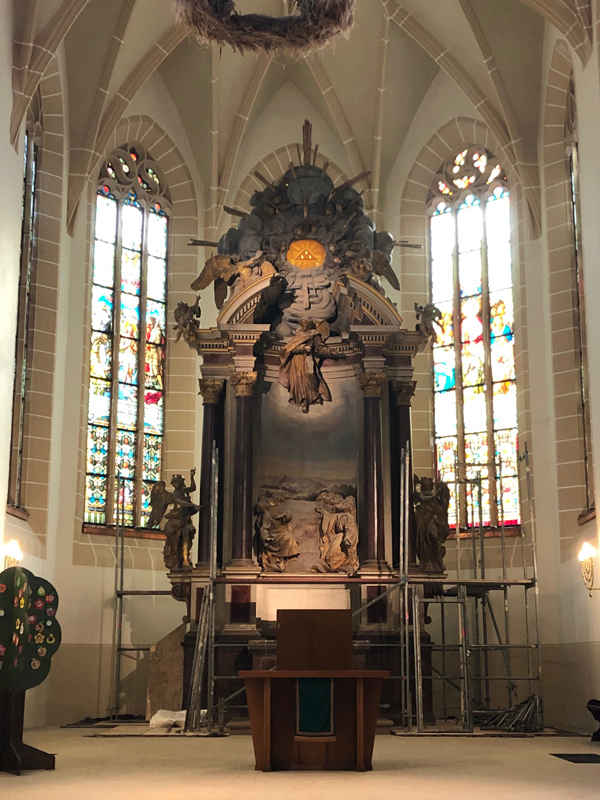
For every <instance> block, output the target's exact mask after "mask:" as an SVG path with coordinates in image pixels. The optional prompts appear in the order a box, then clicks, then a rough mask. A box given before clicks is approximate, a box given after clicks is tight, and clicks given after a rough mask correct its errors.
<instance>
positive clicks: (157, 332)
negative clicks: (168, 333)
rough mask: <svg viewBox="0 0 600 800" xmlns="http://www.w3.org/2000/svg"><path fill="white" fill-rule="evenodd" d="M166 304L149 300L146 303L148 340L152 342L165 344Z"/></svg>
mask: <svg viewBox="0 0 600 800" xmlns="http://www.w3.org/2000/svg"><path fill="white" fill-rule="evenodd" d="M164 336H165V306H164V304H163V303H155V302H154V301H152V300H148V302H147V304H146V341H147V342H152V344H164V341H165V339H164Z"/></svg>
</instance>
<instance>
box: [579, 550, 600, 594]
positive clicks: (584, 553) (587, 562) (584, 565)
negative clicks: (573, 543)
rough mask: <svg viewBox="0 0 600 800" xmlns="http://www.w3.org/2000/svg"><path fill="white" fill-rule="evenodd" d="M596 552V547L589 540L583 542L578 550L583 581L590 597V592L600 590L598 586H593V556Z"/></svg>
mask: <svg viewBox="0 0 600 800" xmlns="http://www.w3.org/2000/svg"><path fill="white" fill-rule="evenodd" d="M597 552H598V551H597V550H596V548H595V547H593V546H592V545H591V544H590V543H589V542H584V543H583V545H582V547H581V550H580V551H579V561H580V563H581V574H582V575H583V582H584V583H585V586H586V589H587V590H588V592H589V593H590V597H591V596H592V592H597V591H599V590H600V586H594V556H595V555H596V554H597Z"/></svg>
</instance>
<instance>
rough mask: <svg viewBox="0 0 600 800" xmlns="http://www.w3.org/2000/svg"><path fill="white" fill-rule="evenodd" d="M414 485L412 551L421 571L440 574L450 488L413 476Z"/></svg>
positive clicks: (441, 482) (448, 530)
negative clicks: (414, 525) (414, 527)
mask: <svg viewBox="0 0 600 800" xmlns="http://www.w3.org/2000/svg"><path fill="white" fill-rule="evenodd" d="M414 482H415V494H414V499H415V524H416V528H417V531H416V534H417V535H416V542H415V549H416V551H417V556H418V557H419V566H420V567H421V569H422V570H423V572H444V571H445V569H446V567H445V565H444V556H445V555H446V548H445V546H444V542H445V541H446V539H447V538H448V536H449V534H450V526H449V525H448V506H449V505H450V489H449V488H448V484H447V483H444V481H434V480H433V478H427V477H423V478H419V476H418V475H415V477H414Z"/></svg>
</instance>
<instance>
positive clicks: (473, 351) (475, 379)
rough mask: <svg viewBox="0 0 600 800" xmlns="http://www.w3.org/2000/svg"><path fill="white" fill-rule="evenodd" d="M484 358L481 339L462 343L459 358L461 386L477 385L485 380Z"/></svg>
mask: <svg viewBox="0 0 600 800" xmlns="http://www.w3.org/2000/svg"><path fill="white" fill-rule="evenodd" d="M484 359H485V352H484V347H483V341H480V342H467V343H466V344H463V346H462V358H461V363H462V380H463V386H479V385H481V384H483V383H484V382H485V375H484Z"/></svg>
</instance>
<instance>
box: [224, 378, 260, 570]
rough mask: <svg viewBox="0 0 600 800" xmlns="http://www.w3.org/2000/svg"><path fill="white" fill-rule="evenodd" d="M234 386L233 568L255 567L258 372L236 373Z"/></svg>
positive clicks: (232, 383)
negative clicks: (254, 499)
mask: <svg viewBox="0 0 600 800" xmlns="http://www.w3.org/2000/svg"><path fill="white" fill-rule="evenodd" d="M231 385H232V387H233V390H234V392H235V406H236V408H235V439H234V443H233V448H232V458H233V497H232V501H233V502H232V509H231V530H232V541H231V561H230V563H229V566H230V567H241V568H244V567H253V566H255V565H254V560H253V558H252V537H253V533H254V531H253V525H252V501H253V489H252V468H253V427H254V418H253V417H254V414H253V397H254V386H255V385H256V372H234V373H232V376H231Z"/></svg>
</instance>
